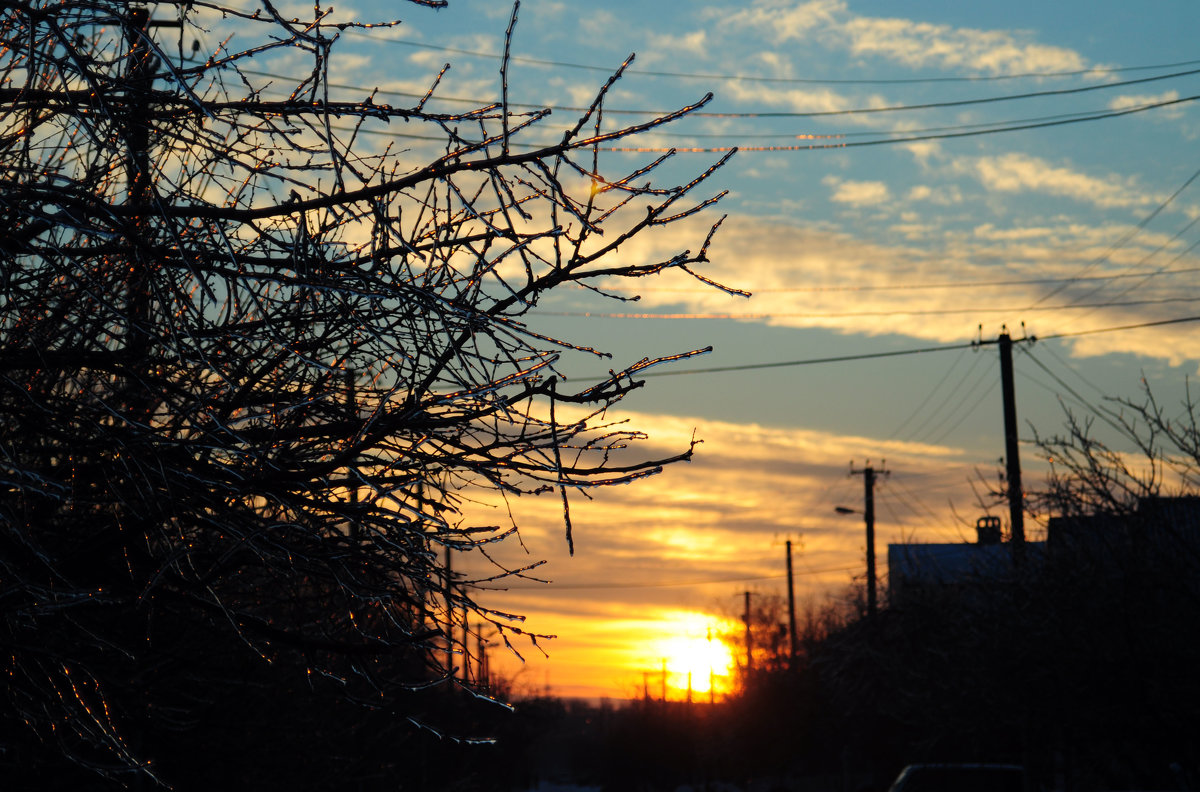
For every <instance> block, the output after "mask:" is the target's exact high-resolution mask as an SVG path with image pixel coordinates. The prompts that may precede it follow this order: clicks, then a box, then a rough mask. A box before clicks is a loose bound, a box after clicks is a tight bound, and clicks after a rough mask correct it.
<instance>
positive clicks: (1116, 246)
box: [1030, 168, 1200, 308]
mask: <svg viewBox="0 0 1200 792" xmlns="http://www.w3.org/2000/svg"><path fill="white" fill-rule="evenodd" d="M1198 177H1200V168H1197V169H1196V170H1195V172H1193V173H1192V175H1191V176H1189V177H1187V179H1186V180H1185V181H1184V182H1183V184H1181V185H1179V187H1178V188H1177V189H1176V190H1175V192H1173V193H1171V194H1170V195H1169V196H1167V198H1166V199H1165V200H1164V201H1163V202H1162V203H1160V204H1159V205H1158V206H1156V207H1155V208H1154V210H1153V211H1151V212H1150V213H1149V214H1147V215H1146V216H1145V217H1143V218H1142V219H1141V220H1139V221H1138V222H1137V224H1136V225H1134V227H1133V228H1132V229H1130V230H1129V231H1128V232H1127V233H1126V234H1124V235H1123V236H1122V237H1121V238H1120V239H1118V240H1117V241H1116V242H1114V243H1113V244H1112V247H1110V248H1109V249H1108V250H1106V251H1105V252H1104V253H1103V255H1100V256H1098V257H1096V258H1095V259H1093V260H1092V261H1091V262H1090V263H1088V265H1087V266H1085V267H1084V268H1083V269H1082V270H1081V274H1083V273H1087V272H1090V271H1091V270H1093V269H1095V268H1096V267H1098V266H1100V265H1101V264H1102V263H1104V262H1105V261H1107V260H1108V259H1109V258H1111V257H1112V254H1113V253H1115V252H1116V251H1118V250H1120V249H1121V248H1122V247H1124V246H1125V245H1127V244H1129V242H1130V240H1132V239H1133V238H1134V237H1135V236H1137V235H1138V234H1139V233H1141V232H1142V230H1144V229H1145V228H1146V226H1148V225H1149V224H1150V222H1151V221H1152V220H1154V218H1156V217H1158V215H1159V214H1160V213H1161V212H1162V211H1163V210H1164V209H1166V208H1167V207H1168V206H1170V205H1171V203H1172V202H1174V200H1175V199H1176V198H1178V197H1179V196H1180V194H1182V193H1183V191H1184V190H1186V189H1187V188H1188V187H1189V186H1191V184H1192V182H1194V181H1195V180H1196V179H1197V178H1198ZM1066 287H1067V284H1066V283H1064V284H1063V285H1061V286H1059V287H1058V288H1057V289H1051V290H1050V291H1049V292H1048V293H1046V294H1043V295H1042V296H1041V297H1040V298H1038V300H1037V302H1035V303H1034V304H1033V306H1030V307H1031V308H1032V307H1034V306H1037V305H1038V304H1040V303H1042V302H1044V301H1045V300H1048V299H1050V298H1051V297H1053V296H1054V295H1056V294H1058V293H1059V292H1061V291H1062V290H1063V289H1065V288H1066Z"/></svg>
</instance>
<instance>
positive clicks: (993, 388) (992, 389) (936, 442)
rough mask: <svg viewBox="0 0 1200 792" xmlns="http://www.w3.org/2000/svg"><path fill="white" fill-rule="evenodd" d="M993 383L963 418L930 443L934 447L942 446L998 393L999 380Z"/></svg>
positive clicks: (994, 380)
mask: <svg viewBox="0 0 1200 792" xmlns="http://www.w3.org/2000/svg"><path fill="white" fill-rule="evenodd" d="M991 382H992V384H991V386H990V387H989V388H988V389H987V390H986V391H984V393H983V394H981V395H980V397H979V398H978V399H976V400H975V402H974V403H973V404H972V405H971V407H970V409H968V410H967V411H966V412H964V413H963V414H962V417H960V418H959V419H958V420H957V421H955V422H954V423H953V424H951V425H950V426H947V427H946V428H945V431H943V432H942V433H941V434H939V435H938V436H937V437H935V438H933V439H932V440H930V441H929V442H931V443H932V444H933V445H940V444H941V443H942V441H943V440H945V439H946V438H947V437H949V436H950V435H951V433H953V432H954V430H955V429H957V428H958V427H959V426H961V425H962V423H963V422H964V421H966V420H967V419H968V418H970V417H971V416H972V415H974V414H975V411H976V410H978V409H979V406H980V405H981V404H983V403H984V402H985V401H987V400H988V399H989V398H990V397H991V395H992V394H993V393H995V392H996V388H998V387H1000V382H999V380H997V379H992V381H991ZM968 395H969V394H968Z"/></svg>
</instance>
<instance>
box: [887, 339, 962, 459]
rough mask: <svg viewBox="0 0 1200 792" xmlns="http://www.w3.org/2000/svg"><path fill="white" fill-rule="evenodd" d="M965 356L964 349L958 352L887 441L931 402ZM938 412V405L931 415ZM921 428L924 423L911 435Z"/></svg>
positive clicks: (960, 381)
mask: <svg viewBox="0 0 1200 792" xmlns="http://www.w3.org/2000/svg"><path fill="white" fill-rule="evenodd" d="M966 354H967V350H965V349H964V350H963V351H962V352H959V353H958V357H956V358H955V359H954V362H953V363H951V364H950V367H949V368H947V369H946V373H945V374H943V375H942V378H941V379H940V380H938V382H937V384H936V385H934V386H933V388H931V389H930V391H929V393H928V394H926V396H925V398H924V399H922V400H921V403H920V404H918V405H917V407H916V409H914V410H913V411H912V412H911V413H909V415H908V417H907V418H905V419H904V420H903V421H901V422H900V425H899V426H897V427H896V428H895V429H893V430H892V433H891V434H890V435H888V436H887V439H888V440H891V439H892V438H894V437H895V436H896V435H898V434H900V432H902V431H904V427H906V426H908V424H909V423H910V422H911V421H912V420H913V419H914V418H916V417H917V414H918V413H919V412H921V410H923V409H925V406H926V405H927V404H929V402H930V400H931V399H933V394H935V393H937V392H938V390H940V389H941V387H942V386H943V385H945V384H946V380H948V379H950V375H951V374H952V373H953V372H954V369H956V368H957V367H958V364H959V363H960V362H961V361H962V359H963V356H964V355H966ZM978 362H979V359H978V358H976V359H975V363H976V364H978ZM971 368H972V369H973V368H974V365H972V367H971ZM969 373H970V370H968V374H969ZM963 379H966V376H965V375H964V377H963ZM962 382H963V380H962V379H960V380H959V385H956V386H955V387H954V390H955V391H957V390H958V388H959V386H961V384H962ZM952 394H953V392H952ZM949 398H950V397H949V396H948V397H947V398H946V400H943V402H942V404H943V405H944V404H945V402H946V401H947V400H948V399H949ZM939 410H941V405H939V406H938V408H937V409H936V410H934V411H933V414H934V415H936V414H937V413H938V411H939ZM926 420H928V419H926ZM923 426H924V422H922V423H921V425H920V426H918V427H917V428H916V429H915V430H913V433H914V434H918V433H920V431H921V428H922V427H923Z"/></svg>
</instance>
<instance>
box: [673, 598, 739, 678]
mask: <svg viewBox="0 0 1200 792" xmlns="http://www.w3.org/2000/svg"><path fill="white" fill-rule="evenodd" d="M720 621H721V620H720V619H718V618H716V617H714V616H711V615H709V614H705V613H694V612H681V613H676V614H672V619H671V620H670V622H669V626H667V627H666V628H665V631H669V632H667V634H666V635H664V636H663V638H662V639H661V640H660V641H659V643H658V646H657V647H656V648H657V650H658V653H659V655H660V656H661V658H662V662H663V664H664V669H665V673H666V686H667V687H668V688H671V690H672V692H673V694H674V695H675V696H685V695H686V694H687V692H688V691H689V690H690V691H691V692H692V693H693V694H704V695H708V694H709V693H710V691H711V692H714V693H716V694H723V693H727V692H728V691H729V689H730V687H731V685H732V672H733V666H734V660H733V652H732V650H730V648H729V646H728V645H727V644H725V643H724V642H723V641H721V639H720V637H719V636H720V635H721V634H722V633H723V632H725V630H724V629H722V625H721V624H720Z"/></svg>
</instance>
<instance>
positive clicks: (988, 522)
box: [975, 516, 1000, 545]
mask: <svg viewBox="0 0 1200 792" xmlns="http://www.w3.org/2000/svg"><path fill="white" fill-rule="evenodd" d="M975 533H976V535H977V539H976V541H977V542H978V543H979V544H981V545H995V544H1000V518H999V517H991V516H989V517H980V518H979V519H978V520H976V521H975Z"/></svg>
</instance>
